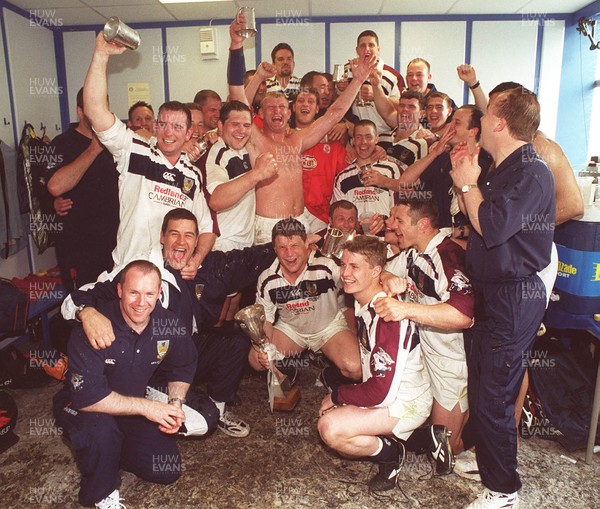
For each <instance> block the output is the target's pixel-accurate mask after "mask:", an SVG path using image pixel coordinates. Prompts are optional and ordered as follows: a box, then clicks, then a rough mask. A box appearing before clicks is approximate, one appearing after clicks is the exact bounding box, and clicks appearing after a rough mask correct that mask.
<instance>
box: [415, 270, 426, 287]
mask: <svg viewBox="0 0 600 509" xmlns="http://www.w3.org/2000/svg"><path fill="white" fill-rule="evenodd" d="M417 288H418V289H419V290H421V292H422V291H423V289H424V288H425V272H423V271H419V274H418V276H417Z"/></svg>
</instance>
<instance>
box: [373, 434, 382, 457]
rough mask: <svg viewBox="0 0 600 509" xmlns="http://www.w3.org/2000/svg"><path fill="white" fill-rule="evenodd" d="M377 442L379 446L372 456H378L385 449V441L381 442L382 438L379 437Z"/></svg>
mask: <svg viewBox="0 0 600 509" xmlns="http://www.w3.org/2000/svg"><path fill="white" fill-rule="evenodd" d="M377 441H378V443H379V445H378V446H377V450H376V451H375V452H374V453H373V454H371V456H377V455H378V454H379V453H380V452H381V450H382V449H383V440H381V438H379V437H377Z"/></svg>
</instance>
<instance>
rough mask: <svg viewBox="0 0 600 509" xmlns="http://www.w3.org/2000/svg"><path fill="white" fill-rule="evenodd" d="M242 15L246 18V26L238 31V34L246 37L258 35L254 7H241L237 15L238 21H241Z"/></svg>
mask: <svg viewBox="0 0 600 509" xmlns="http://www.w3.org/2000/svg"><path fill="white" fill-rule="evenodd" d="M240 15H242V16H244V18H246V22H245V23H244V26H243V27H242V28H241V30H239V31H238V32H237V34H238V35H240V36H242V37H245V38H246V39H248V37H254V36H255V35H256V14H255V12H254V7H240V8H239V10H238V12H237V14H236V15H235V19H236V21H238V23H239V22H240Z"/></svg>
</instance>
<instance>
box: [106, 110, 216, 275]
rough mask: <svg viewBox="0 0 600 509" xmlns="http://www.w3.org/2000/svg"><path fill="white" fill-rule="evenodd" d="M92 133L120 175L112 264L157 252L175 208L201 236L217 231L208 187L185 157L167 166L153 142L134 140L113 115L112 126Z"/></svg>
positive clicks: (137, 138) (167, 163)
mask: <svg viewBox="0 0 600 509" xmlns="http://www.w3.org/2000/svg"><path fill="white" fill-rule="evenodd" d="M96 134H97V135H98V139H99V140H100V142H101V143H102V144H103V145H104V146H105V147H106V148H107V149H108V151H109V152H110V153H111V154H112V155H113V157H114V159H115V162H116V163H117V170H118V171H119V174H120V176H119V230H118V232H117V246H116V247H115V249H114V251H113V260H114V262H115V265H120V264H123V263H127V262H129V261H131V260H134V259H135V258H138V257H139V258H143V259H145V260H147V259H148V257H149V256H150V252H151V251H152V248H154V247H158V248H159V249H160V229H161V225H162V222H163V218H164V217H165V214H166V213H167V212H169V210H171V209H174V208H179V207H181V208H184V209H187V210H190V211H192V212H193V213H194V214H195V216H196V218H197V220H198V229H199V231H200V233H207V232H212V233H216V234H218V233H219V229H218V226H217V221H216V216H213V215H212V214H211V211H210V209H209V208H208V196H207V194H206V189H205V188H204V186H203V184H202V182H201V181H200V176H199V174H198V173H197V172H196V171H195V170H194V167H193V166H192V164H191V163H190V161H189V159H188V157H187V155H186V154H185V153H183V152H182V153H181V156H180V158H179V160H178V161H177V163H176V164H175V165H174V166H173V165H171V163H169V161H168V160H167V159H166V158H165V156H164V155H163V154H162V152H161V151H160V150H159V149H158V148H157V147H156V141H155V139H154V138H153V139H152V141H151V142H148V141H147V140H145V139H143V138H141V137H139V136H137V135H136V134H135V133H134V132H133V131H132V130H131V129H128V128H127V127H126V126H125V124H124V123H123V122H121V121H120V120H119V119H117V118H116V117H115V123H114V124H113V125H112V127H110V128H109V129H107V130H106V131H103V132H99V133H96Z"/></svg>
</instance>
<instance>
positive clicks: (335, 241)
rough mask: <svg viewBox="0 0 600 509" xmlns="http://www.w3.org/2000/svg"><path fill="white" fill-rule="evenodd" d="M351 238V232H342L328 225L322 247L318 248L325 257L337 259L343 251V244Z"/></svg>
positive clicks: (352, 236)
mask: <svg viewBox="0 0 600 509" xmlns="http://www.w3.org/2000/svg"><path fill="white" fill-rule="evenodd" d="M353 238H354V234H353V233H344V232H342V230H338V229H337V228H332V227H329V228H327V233H326V234H325V238H324V239H323V247H322V248H321V249H320V251H321V254H322V255H323V256H326V257H327V258H337V259H338V260H339V259H340V258H341V257H342V252H343V251H344V244H345V243H346V242H348V241H349V240H352V239H353Z"/></svg>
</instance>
